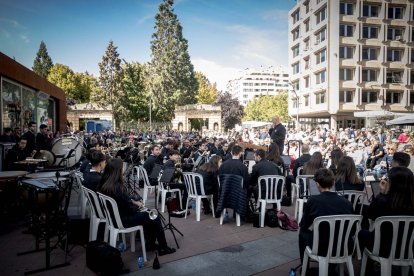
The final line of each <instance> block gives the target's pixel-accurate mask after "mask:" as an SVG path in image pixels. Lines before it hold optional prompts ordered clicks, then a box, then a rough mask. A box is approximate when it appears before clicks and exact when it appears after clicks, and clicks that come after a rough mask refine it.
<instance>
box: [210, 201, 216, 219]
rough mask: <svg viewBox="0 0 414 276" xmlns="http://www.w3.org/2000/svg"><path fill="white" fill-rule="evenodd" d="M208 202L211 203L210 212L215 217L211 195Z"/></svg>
mask: <svg viewBox="0 0 414 276" xmlns="http://www.w3.org/2000/svg"><path fill="white" fill-rule="evenodd" d="M210 204H211V213H212V214H213V218H215V217H216V216H215V214H214V213H215V212H216V210H214V202H213V196H211V197H210Z"/></svg>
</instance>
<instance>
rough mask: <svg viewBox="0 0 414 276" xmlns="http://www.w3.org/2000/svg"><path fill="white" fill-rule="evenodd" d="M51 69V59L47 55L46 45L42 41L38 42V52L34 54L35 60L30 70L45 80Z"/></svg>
mask: <svg viewBox="0 0 414 276" xmlns="http://www.w3.org/2000/svg"><path fill="white" fill-rule="evenodd" d="M52 67H53V62H52V59H51V58H50V56H49V54H48V53H47V49H46V44H45V43H44V42H43V40H42V41H41V42H40V46H39V50H38V51H37V53H36V58H35V60H34V62H33V67H32V70H33V72H35V73H36V74H38V75H39V76H42V77H44V78H47V76H48V75H49V72H50V69H52Z"/></svg>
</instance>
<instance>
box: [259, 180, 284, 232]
mask: <svg viewBox="0 0 414 276" xmlns="http://www.w3.org/2000/svg"><path fill="white" fill-rule="evenodd" d="M284 187H285V177H284V176H281V175H264V176H260V177H259V179H258V180H257V189H258V192H259V197H258V198H257V201H258V202H259V203H260V227H264V220H265V214H266V205H267V204H268V203H276V204H277V209H278V210H279V211H280V210H282V204H281V201H282V196H283V188H284ZM262 190H263V191H265V195H264V197H263V198H262Z"/></svg>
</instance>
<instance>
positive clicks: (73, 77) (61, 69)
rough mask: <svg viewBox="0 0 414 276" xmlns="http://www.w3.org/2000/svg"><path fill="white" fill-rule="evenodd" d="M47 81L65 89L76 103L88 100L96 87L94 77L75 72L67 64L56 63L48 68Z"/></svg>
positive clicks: (67, 94)
mask: <svg viewBox="0 0 414 276" xmlns="http://www.w3.org/2000/svg"><path fill="white" fill-rule="evenodd" d="M47 79H48V81H50V82H51V83H53V84H54V85H56V86H57V87H59V88H61V89H62V90H63V91H65V95H66V97H68V98H71V99H73V100H75V101H76V102H77V103H85V102H89V97H90V94H91V92H92V91H93V90H94V89H95V87H96V79H95V78H94V77H93V76H91V75H89V74H88V73H75V72H73V70H72V69H70V68H69V67H68V66H66V65H63V64H59V63H56V64H55V65H54V66H53V67H52V68H51V70H50V73H49V75H48V77H47Z"/></svg>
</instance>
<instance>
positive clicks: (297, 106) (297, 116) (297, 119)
mask: <svg viewBox="0 0 414 276" xmlns="http://www.w3.org/2000/svg"><path fill="white" fill-rule="evenodd" d="M289 85H290V86H291V87H292V90H291V91H292V92H293V94H295V100H296V126H297V128H298V130H299V126H300V123H299V106H300V101H299V96H298V94H297V93H296V89H295V86H294V85H293V83H289Z"/></svg>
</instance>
